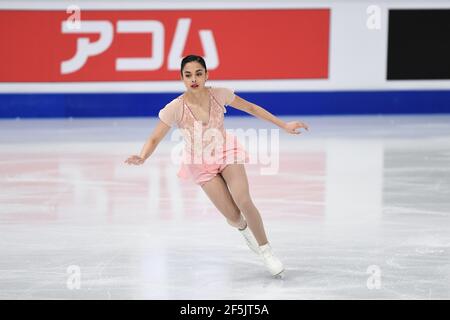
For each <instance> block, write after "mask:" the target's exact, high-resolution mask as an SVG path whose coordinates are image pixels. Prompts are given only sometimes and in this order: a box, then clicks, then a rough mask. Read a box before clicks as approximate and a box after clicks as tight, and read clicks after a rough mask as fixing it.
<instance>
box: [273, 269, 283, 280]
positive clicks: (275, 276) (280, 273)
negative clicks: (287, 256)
mask: <svg viewBox="0 0 450 320" xmlns="http://www.w3.org/2000/svg"><path fill="white" fill-rule="evenodd" d="M284 276H285V274H284V269H283V270H281V271H280V272H279V273H277V274H274V275H273V277H274V278H275V279H284Z"/></svg>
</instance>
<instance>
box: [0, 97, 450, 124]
mask: <svg viewBox="0 0 450 320" xmlns="http://www.w3.org/2000/svg"><path fill="white" fill-rule="evenodd" d="M236 93H237V94H238V95H239V96H241V97H242V98H244V99H247V100H249V101H251V102H253V103H256V104H258V105H260V106H262V107H264V108H265V109H267V110H268V111H270V112H271V113H273V114H275V115H351V114H354V115H358V114H426V113H450V90H426V91H425V90H423V91H411V90H407V91H406V90H405V91H315V92H236ZM179 94H180V93H176V92H174V93H50V94H49V93H22V94H17V93H6V94H5V93H3V94H0V118H17V117H21V118H64V117H151V116H157V115H158V111H159V110H160V109H161V108H162V107H164V105H166V104H167V103H168V102H170V101H171V100H172V99H174V98H175V97H177V96H178V95H179ZM227 110H228V111H227V115H244V114H245V113H243V112H241V111H240V110H236V109H234V108H231V107H228V108H227Z"/></svg>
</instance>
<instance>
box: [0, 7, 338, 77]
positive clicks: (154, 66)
mask: <svg viewBox="0 0 450 320" xmlns="http://www.w3.org/2000/svg"><path fill="white" fill-rule="evenodd" d="M80 14H81V15H80V18H81V28H82V29H83V28H84V25H83V23H84V22H90V23H92V22H97V23H98V22H100V23H103V24H106V26H111V29H110V30H111V32H110V33H109V36H110V38H111V39H112V41H111V43H110V44H109V45H105V46H104V48H102V49H98V48H97V49H95V48H94V46H92V47H91V48H90V49H89V50H84V51H83V50H80V42H82V41H83V40H82V39H83V38H86V39H88V41H89V43H90V44H92V43H95V42H97V41H98V40H99V39H100V38H102V39H106V38H107V37H103V36H102V37H100V34H99V33H98V32H97V31H91V32H90V33H64V32H63V31H62V23H63V22H64V21H67V20H68V18H69V17H70V16H71V15H72V14H70V13H66V12H65V11H15V10H2V11H0V43H1V48H2V50H1V51H0V81H1V82H71V81H77V82H87V81H148V80H178V79H179V77H180V76H179V70H171V69H169V63H168V62H169V56H170V55H169V53H170V52H171V50H175V49H176V48H174V46H173V45H172V41H173V39H174V37H175V34H178V36H180V35H182V34H183V32H185V33H186V35H187V36H186V41H185V45H184V46H181V47H180V53H181V54H182V56H184V55H187V54H199V55H202V56H205V57H206V60H207V62H208V64H210V62H211V68H210V70H209V71H210V79H214V80H253V79H255V80H258V79H304V78H309V79H313V78H314V79H318V78H320V79H326V78H328V52H329V20H330V10H329V9H300V10H184V11H180V10H173V11H167V10H133V11H104V10H101V11H98V10H96V11H91V10H89V11H81V12H80ZM186 21H188V24H189V25H188V26H187V25H186ZM127 22H128V23H129V22H132V23H140V25H139V26H137V27H136V26H134V27H132V28H135V29H133V30H131V31H126V32H125V31H123V30H119V27H118V26H119V23H122V24H124V25H125V24H126V23H127ZM149 22H151V23H150V24H149ZM183 23H185V25H184V27H183ZM124 28H125V27H124ZM136 28H138V29H139V28H140V29H139V30H140V31H136V30H137V29H136ZM145 28H150V29H151V28H154V29H152V30H154V32H153V33H151V32H148V29H145ZM107 29H108V28H106V29H105V30H106V31H107ZM77 30H80V29H77ZM145 30H147V32H146V31H145ZM106 31H105V33H104V34H105V35H106V34H108V32H106ZM102 34H103V33H102ZM86 42H87V41H86ZM77 43H78V45H77ZM178 43H180V42H178ZM77 47H78V51H79V52H78V53H84V54H86V53H87V52H88V51H91V50H93V51H95V50H99V52H95V53H94V54H90V55H88V56H87V57H86V59H85V61H84V63H81V62H80V61H82V60H83V59H80V58H79V59H73V58H74V57H75V55H76V53H77ZM214 56H216V57H217V58H216V59H215V58H214ZM158 57H159V58H158ZM210 57H211V59H210ZM121 58H143V59H144V60H145V59H147V60H150V59H151V60H152V61H151V62H150V61H144V60H142V61H140V62H137V61H134V62H132V63H133V64H136V65H135V67H134V68H137V69H131V70H130V69H120V68H118V59H121ZM178 58H179V56H178ZM75 60H76V61H77V63H78V64H79V65H78V66H77V64H76V63H73V62H74V61H75ZM64 61H66V62H67V61H72V64H71V65H70V67H68V69H67V70H66V71H64V72H63V71H62V67H61V66H62V63H63V62H64ZM214 62H215V63H216V65H215V64H214ZM178 64H179V62H178V63H177V64H176V66H178ZM68 65H69V64H68ZM127 68H128V67H127ZM146 68H147V69H146ZM148 68H150V69H148ZM178 68H179V67H178Z"/></svg>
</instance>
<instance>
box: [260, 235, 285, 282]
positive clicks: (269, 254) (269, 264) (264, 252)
mask: <svg viewBox="0 0 450 320" xmlns="http://www.w3.org/2000/svg"><path fill="white" fill-rule="evenodd" d="M259 249H260V252H261V257H262V259H263V262H264V265H265V266H266V268H267V269H268V270H269V272H270V274H272V276H280V277H281V276H282V272H283V271H284V267H283V264H282V263H281V261H280V259H278V258H277V257H276V256H275V255H274V254H273V251H272V248H271V246H270V244H268V243H267V244H265V245H262V246H260V247H259Z"/></svg>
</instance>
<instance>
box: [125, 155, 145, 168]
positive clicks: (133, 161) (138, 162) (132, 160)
mask: <svg viewBox="0 0 450 320" xmlns="http://www.w3.org/2000/svg"><path fill="white" fill-rule="evenodd" d="M144 162H145V159H144V158H141V157H140V156H137V155H132V156H130V157H129V158H128V159H127V160H125V163H127V164H129V165H130V164H134V165H136V166H139V165H141V164H143V163H144Z"/></svg>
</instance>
